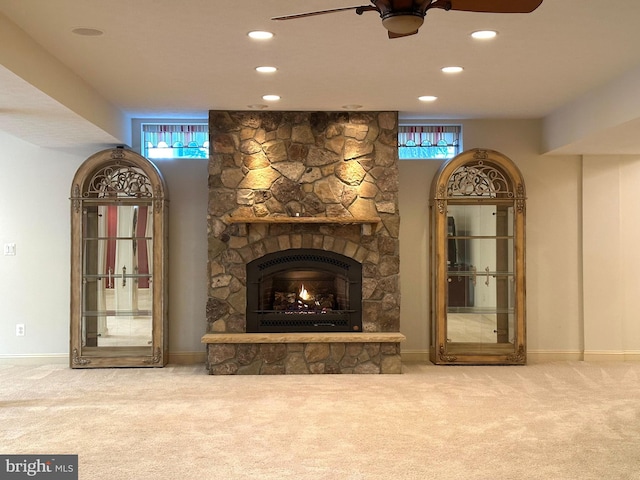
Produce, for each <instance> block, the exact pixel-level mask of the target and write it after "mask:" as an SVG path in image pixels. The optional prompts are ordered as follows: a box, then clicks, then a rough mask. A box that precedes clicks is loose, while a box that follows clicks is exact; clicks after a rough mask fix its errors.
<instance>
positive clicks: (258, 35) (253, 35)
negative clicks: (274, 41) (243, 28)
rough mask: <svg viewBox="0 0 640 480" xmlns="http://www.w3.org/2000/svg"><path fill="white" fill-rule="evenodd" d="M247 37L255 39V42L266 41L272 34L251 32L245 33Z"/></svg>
mask: <svg viewBox="0 0 640 480" xmlns="http://www.w3.org/2000/svg"><path fill="white" fill-rule="evenodd" d="M247 35H249V36H250V37H251V38H253V39H256V40H267V39H269V38H271V37H273V33H271V32H264V31H262V30H254V31H253V32H249V33H247Z"/></svg>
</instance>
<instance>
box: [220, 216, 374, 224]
mask: <svg viewBox="0 0 640 480" xmlns="http://www.w3.org/2000/svg"><path fill="white" fill-rule="evenodd" d="M225 220H226V221H227V223H294V224H296V223H300V224H304V223H315V224H337V225H354V224H357V225H362V224H376V223H380V222H381V219H380V217H370V218H355V217H285V216H282V217H232V216H227V217H225Z"/></svg>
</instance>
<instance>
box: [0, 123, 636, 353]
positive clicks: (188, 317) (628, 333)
mask: <svg viewBox="0 0 640 480" xmlns="http://www.w3.org/2000/svg"><path fill="white" fill-rule="evenodd" d="M462 124H463V129H464V147H465V148H474V147H479V148H490V149H494V150H498V151H499V152H501V153H503V154H505V155H507V156H508V157H510V158H511V159H512V160H513V161H514V162H515V163H516V164H517V165H518V166H519V168H520V169H521V171H522V174H523V176H524V178H525V181H526V187H527V197H528V200H527V246H526V260H527V341H528V350H529V360H530V361H546V360H553V359H580V358H582V355H583V352H584V356H585V358H586V359H587V360H591V359H594V360H599V359H615V360H621V359H627V360H632V359H633V360H637V359H640V321H638V315H637V310H636V304H637V298H638V297H640V291H639V290H638V288H637V287H636V285H637V284H638V280H637V275H636V272H637V271H640V253H639V252H640V250H639V249H638V248H637V245H638V244H640V215H638V214H637V212H636V208H635V204H636V203H637V200H636V199H637V185H640V154H638V155H637V156H589V157H585V158H584V159H583V158H582V157H580V156H541V155H539V153H538V152H539V142H540V122H537V121H529V120H522V121H519V120H473V121H464V122H462ZM0 142H1V143H2V145H3V149H2V151H1V152H0V167H1V168H2V172H3V173H2V175H0V245H3V244H4V243H9V242H11V243H16V244H17V253H18V254H17V255H16V256H15V257H5V256H2V255H0V361H1V360H3V359H5V360H8V361H15V359H16V358H20V357H24V358H26V359H33V360H35V361H52V360H56V359H59V361H61V362H66V355H67V350H68V332H69V326H68V325H69V286H68V283H69V238H68V237H69V200H68V198H69V187H70V182H71V179H72V177H73V174H74V172H75V170H76V169H77V168H78V166H79V165H80V164H81V163H82V162H83V161H84V160H85V158H84V157H79V156H72V155H68V154H63V153H61V152H56V151H54V150H49V149H42V148H38V147H34V146H32V145H30V144H27V143H24V142H22V141H20V140H18V139H16V138H14V137H11V136H8V135H6V134H2V133H0ZM206 163H207V162H206V161H203V162H200V161H198V160H181V161H163V162H158V167H159V168H160V170H161V171H162V173H163V175H164V176H165V179H166V181H167V184H168V188H169V194H170V202H171V203H170V227H169V228H170V246H169V252H170V253H169V261H170V262H169V263H170V272H169V278H170V291H171V293H170V305H169V316H170V338H171V342H170V343H171V345H170V346H171V351H172V355H173V356H174V357H173V358H175V359H176V360H178V361H180V360H181V359H184V360H188V359H191V358H197V355H198V354H200V353H202V352H204V348H203V347H202V346H201V344H200V337H201V335H202V334H203V333H204V330H205V327H206V321H205V314H204V313H205V312H204V305H205V304H206V280H205V279H206V256H207V252H206V248H207V247H206V218H205V216H206V205H207V164H206ZM438 167H439V164H438V163H437V162H430V161H401V162H400V215H401V230H400V263H401V288H402V308H401V321H400V329H401V331H402V333H404V334H405V335H406V336H407V341H406V342H405V344H404V345H403V353H404V354H406V355H407V356H409V357H413V358H422V359H426V358H427V350H428V344H429V331H428V318H429V317H428V291H429V276H428V258H427V252H428V221H427V220H428V200H429V188H430V182H431V178H432V177H433V175H434V173H435V171H436V170H437V168H438ZM16 323H24V324H26V331H27V335H26V336H25V337H16V336H15V324H16ZM202 358H204V357H202Z"/></svg>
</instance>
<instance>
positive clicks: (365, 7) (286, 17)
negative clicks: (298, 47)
mask: <svg viewBox="0 0 640 480" xmlns="http://www.w3.org/2000/svg"><path fill="white" fill-rule="evenodd" d="M345 10H356V13H357V14H361V13H362V12H366V11H369V10H374V11H376V12H377V11H378V9H377V8H376V7H374V6H372V5H361V6H356V7H343V8H332V9H330V10H318V11H316V12H308V13H296V14H293V15H284V16H282V17H272V18H271V20H292V19H294V18H305V17H314V16H316V15H325V14H327V13H334V12H343V11H345Z"/></svg>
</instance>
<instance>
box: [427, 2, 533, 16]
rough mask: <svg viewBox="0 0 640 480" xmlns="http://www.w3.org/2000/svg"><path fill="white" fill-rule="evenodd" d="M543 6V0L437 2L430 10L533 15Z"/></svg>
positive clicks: (430, 5)
mask: <svg viewBox="0 0 640 480" xmlns="http://www.w3.org/2000/svg"><path fill="white" fill-rule="evenodd" d="M541 4H542V0H436V1H434V2H433V3H431V4H429V5H428V8H427V10H428V9H431V8H442V9H444V10H458V11H462V12H485V13H531V12H533V11H534V10H535V9H536V8H538V7H539V6H540V5H541Z"/></svg>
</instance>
